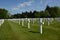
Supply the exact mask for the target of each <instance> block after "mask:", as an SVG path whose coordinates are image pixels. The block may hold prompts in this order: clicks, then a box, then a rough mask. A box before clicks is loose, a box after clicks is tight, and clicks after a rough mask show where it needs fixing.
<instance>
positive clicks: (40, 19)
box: [39, 18, 44, 34]
mask: <svg viewBox="0 0 60 40" xmlns="http://www.w3.org/2000/svg"><path fill="white" fill-rule="evenodd" d="M42 20H43V19H42V18H39V25H40V33H41V34H42V24H44V22H43V21H42Z"/></svg>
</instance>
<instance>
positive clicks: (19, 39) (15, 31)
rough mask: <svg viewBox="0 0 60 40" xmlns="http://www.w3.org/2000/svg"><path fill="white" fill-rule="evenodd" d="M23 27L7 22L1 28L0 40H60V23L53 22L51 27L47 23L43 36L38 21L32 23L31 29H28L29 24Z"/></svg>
mask: <svg viewBox="0 0 60 40" xmlns="http://www.w3.org/2000/svg"><path fill="white" fill-rule="evenodd" d="M24 24H25V25H24V26H23V27H22V25H21V24H20V25H19V24H18V23H14V22H11V21H7V20H5V22H4V23H3V24H2V26H0V40H60V23H59V22H57V21H53V23H51V25H50V26H48V25H47V22H45V24H44V25H43V34H42V35H41V34H40V32H39V30H40V29H39V25H38V23H37V21H36V22H35V23H34V24H33V23H32V22H31V25H30V26H31V29H28V28H27V22H25V23H24Z"/></svg>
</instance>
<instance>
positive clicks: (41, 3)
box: [0, 0, 60, 14]
mask: <svg viewBox="0 0 60 40" xmlns="http://www.w3.org/2000/svg"><path fill="white" fill-rule="evenodd" d="M47 5H49V6H51V7H53V6H58V7H60V0H0V8H4V9H7V10H8V11H9V13H11V14H16V13H22V12H25V11H34V10H37V11H42V10H44V9H45V8H46V6H47Z"/></svg>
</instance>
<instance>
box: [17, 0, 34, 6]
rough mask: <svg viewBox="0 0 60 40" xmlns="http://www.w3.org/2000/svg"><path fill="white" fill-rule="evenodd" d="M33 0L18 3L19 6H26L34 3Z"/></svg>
mask: <svg viewBox="0 0 60 40" xmlns="http://www.w3.org/2000/svg"><path fill="white" fill-rule="evenodd" d="M32 3H33V1H29V2H24V3H21V4H19V5H18V7H25V6H30V5H32Z"/></svg>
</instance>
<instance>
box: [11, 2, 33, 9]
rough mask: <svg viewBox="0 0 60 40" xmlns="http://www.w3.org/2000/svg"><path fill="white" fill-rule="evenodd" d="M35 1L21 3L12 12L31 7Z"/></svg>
mask: <svg viewBox="0 0 60 40" xmlns="http://www.w3.org/2000/svg"><path fill="white" fill-rule="evenodd" d="M32 3H33V1H28V2H23V3H19V4H18V5H17V6H16V7H14V8H12V10H19V9H20V8H21V7H26V6H31V5H32Z"/></svg>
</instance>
